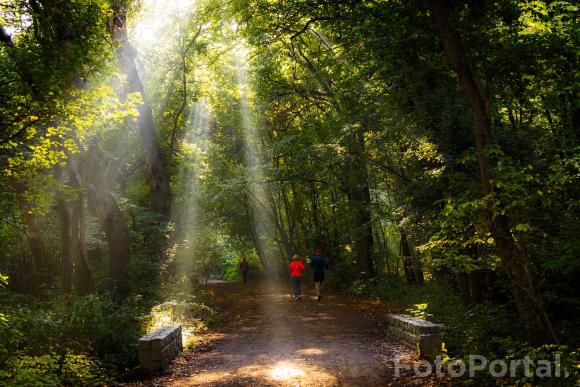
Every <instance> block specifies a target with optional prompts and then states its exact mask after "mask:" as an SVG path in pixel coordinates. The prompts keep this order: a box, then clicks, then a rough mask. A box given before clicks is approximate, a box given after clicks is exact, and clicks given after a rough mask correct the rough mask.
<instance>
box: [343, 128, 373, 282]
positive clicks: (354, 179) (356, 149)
mask: <svg viewBox="0 0 580 387" xmlns="http://www.w3.org/2000/svg"><path fill="white" fill-rule="evenodd" d="M353 130H354V133H353V134H352V136H349V137H350V139H349V140H348V143H349V144H348V147H349V148H350V149H349V151H350V157H348V158H347V160H346V162H345V164H344V176H345V180H346V190H347V193H348V200H349V204H350V206H349V208H350V211H351V227H352V229H351V233H352V237H353V245H354V251H355V255H356V260H357V265H358V269H359V271H360V272H361V273H362V274H363V275H364V276H368V277H374V276H375V274H376V273H375V267H374V262H373V261H374V260H373V243H374V238H373V227H372V218H371V194H370V188H369V184H368V171H367V165H366V145H365V141H364V132H363V130H362V129H361V128H355V129H353Z"/></svg>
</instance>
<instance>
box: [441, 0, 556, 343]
mask: <svg viewBox="0 0 580 387" xmlns="http://www.w3.org/2000/svg"><path fill="white" fill-rule="evenodd" d="M431 10H432V13H433V16H434V19H435V25H436V28H437V31H438V33H439V37H440V38H441V42H442V44H443V49H444V51H445V54H446V55H447V58H448V60H449V62H450V63H451V66H452V67H453V69H454V71H455V73H456V74H457V77H458V79H459V83H460V85H461V87H462V88H463V91H464V92H465V95H466V97H467V101H468V103H469V105H470V107H471V110H472V112H473V117H474V122H475V146H476V153H477V158H478V161H479V171H480V177H481V185H482V187H483V192H484V194H486V195H488V194H491V193H493V191H494V187H493V183H492V177H493V176H492V169H493V160H492V159H491V157H490V156H489V153H488V151H489V150H490V146H491V144H492V141H491V139H492V131H491V108H490V101H489V96H488V94H487V91H486V90H485V88H484V87H483V86H482V85H481V84H480V83H478V81H477V80H476V78H475V76H474V74H473V73H472V71H471V68H470V67H469V65H468V63H467V61H466V59H465V56H464V53H463V50H462V48H461V46H460V43H459V41H458V40H457V39H456V37H455V35H454V33H453V30H452V28H451V25H450V21H449V0H432V1H431ZM493 205H494V203H491V202H490V203H488V210H487V216H488V222H489V225H490V231H491V234H492V236H493V238H494V240H495V242H496V247H497V251H498V255H499V256H500V258H501V262H502V267H503V269H504V271H505V272H506V275H507V278H508V281H509V283H510V289H511V292H512V295H513V297H514V301H515V303H516V305H517V309H518V312H519V315H520V317H521V319H522V322H523V324H524V329H525V332H526V336H527V339H528V342H529V343H530V344H532V345H540V344H544V343H549V342H555V341H556V337H555V335H554V331H553V329H552V325H551V323H550V320H549V319H548V315H547V313H546V310H545V308H544V303H543V301H542V298H541V296H540V293H539V291H538V289H537V288H536V286H535V283H534V280H533V278H532V274H531V273H530V267H529V263H528V257H527V256H526V255H525V253H524V252H523V251H522V250H521V249H520V248H519V247H518V245H517V243H516V241H515V240H514V238H513V236H512V234H511V231H510V228H509V223H508V219H507V217H506V216H504V215H501V214H497V215H495V216H494V213H493Z"/></svg>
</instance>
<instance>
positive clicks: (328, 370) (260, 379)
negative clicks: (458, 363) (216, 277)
mask: <svg viewBox="0 0 580 387" xmlns="http://www.w3.org/2000/svg"><path fill="white" fill-rule="evenodd" d="M212 287H213V290H214V291H215V293H216V297H217V300H218V303H219V307H220V309H222V313H224V314H225V317H226V323H224V324H222V325H221V326H220V327H218V328H217V329H215V330H214V331H213V332H212V338H213V340H212V341H211V342H210V343H208V346H209V347H211V350H208V351H206V352H194V353H191V352H185V353H183V354H182V355H181V356H180V357H179V358H178V359H176V361H175V362H174V364H173V366H172V371H171V373H170V374H167V375H164V376H161V377H159V378H157V379H155V380H152V381H149V382H146V383H142V384H146V385H157V386H159V385H163V386H184V385H188V386H190V385H191V386H218V385H219V386H222V385H229V386H232V385H234V386H237V385H240V386H242V385H243V386H246V385H251V386H270V385H275V386H385V385H396V386H399V385H419V384H420V385H426V384H430V383H428V381H427V380H416V379H406V378H398V379H396V380H394V379H393V369H392V361H393V360H394V358H395V357H396V358H398V359H403V360H404V359H410V358H412V353H411V352H410V351H409V350H407V349H405V348H404V347H402V346H400V345H398V344H397V343H394V342H386V341H384V340H378V339H377V337H379V336H378V335H377V332H376V328H375V325H374V324H373V323H372V322H371V321H369V320H368V319H367V318H366V316H365V314H364V313H362V312H361V310H360V309H359V308H357V305H354V304H353V301H352V300H350V299H348V298H341V297H337V296H328V297H327V298H325V300H324V302H323V303H322V304H317V302H316V300H315V299H314V297H312V295H311V294H310V293H309V292H307V294H306V295H305V296H304V297H303V300H302V302H295V301H294V300H293V298H292V297H291V296H290V288H289V285H286V284H283V283H275V282H268V283H264V284H261V285H260V286H256V285H254V286H248V287H247V288H244V287H243V286H241V285H240V284H233V283H228V284H214V285H212ZM381 336H382V335H381ZM389 362H391V365H390V366H389Z"/></svg>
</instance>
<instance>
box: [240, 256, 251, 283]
mask: <svg viewBox="0 0 580 387" xmlns="http://www.w3.org/2000/svg"><path fill="white" fill-rule="evenodd" d="M249 270H250V264H249V263H248V260H247V259H246V258H244V259H242V262H240V271H241V272H242V277H244V285H245V284H246V283H248V271H249Z"/></svg>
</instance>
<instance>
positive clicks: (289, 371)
mask: <svg viewBox="0 0 580 387" xmlns="http://www.w3.org/2000/svg"><path fill="white" fill-rule="evenodd" d="M304 374H305V373H304V371H302V370H301V369H300V368H296V367H295V366H293V365H290V364H285V363H278V364H277V365H276V366H275V367H274V368H273V369H272V372H271V373H270V376H271V377H272V379H274V380H285V379H292V378H297V377H299V376H304Z"/></svg>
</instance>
